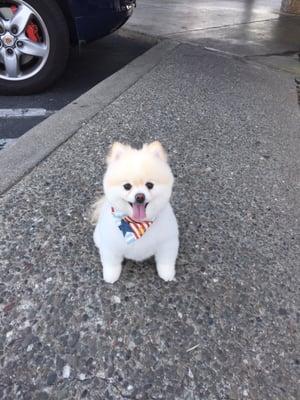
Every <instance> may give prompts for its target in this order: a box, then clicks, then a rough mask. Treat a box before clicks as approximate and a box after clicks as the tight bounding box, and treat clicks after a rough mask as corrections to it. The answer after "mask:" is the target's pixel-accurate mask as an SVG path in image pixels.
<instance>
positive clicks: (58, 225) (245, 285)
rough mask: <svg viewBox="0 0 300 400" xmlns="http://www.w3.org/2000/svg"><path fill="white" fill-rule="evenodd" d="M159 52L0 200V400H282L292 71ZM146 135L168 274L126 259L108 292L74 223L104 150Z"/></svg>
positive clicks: (294, 120)
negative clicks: (171, 278) (177, 243)
mask: <svg viewBox="0 0 300 400" xmlns="http://www.w3.org/2000/svg"><path fill="white" fill-rule="evenodd" d="M174 46H175V47H174V49H173V50H171V51H169V52H168V53H166V55H165V57H163V59H162V60H160V61H159V60H157V62H156V65H155V66H154V68H152V70H151V71H148V73H146V74H144V75H143V77H142V78H140V79H139V80H138V81H137V82H135V83H134V84H133V85H131V87H130V88H128V89H127V90H126V91H125V92H124V93H123V94H121V95H120V96H119V97H118V98H116V99H115V100H114V101H112V103H111V104H109V105H107V106H106V107H105V108H104V109H103V110H102V111H101V112H99V113H98V114H97V115H95V116H94V118H92V119H91V120H90V121H89V122H88V123H86V124H85V125H83V126H82V127H81V129H79V130H78V132H77V133H76V134H75V135H74V136H73V137H72V138H71V139H69V140H68V141H66V143H64V144H63V145H61V146H60V147H59V148H58V149H57V150H56V151H55V152H54V153H52V155H50V156H49V157H48V158H47V159H46V160H44V161H43V162H42V163H40V164H39V165H38V166H37V167H36V168H35V169H34V170H33V171H32V172H31V173H30V174H29V175H27V176H26V177H25V178H24V179H22V180H21V181H20V182H19V183H18V184H17V185H15V186H14V187H13V188H12V189H10V190H9V191H8V192H7V193H6V194H5V195H3V196H2V199H1V240H0V252H1V267H0V268H1V269H0V274H1V275H0V276H1V283H0V298H1V303H0V307H1V325H0V330H1V334H0V349H1V370H0V382H1V383H0V398H3V399H6V400H10V399H11V400H15V399H39V400H40V399H55V400H56V399H57V400H58V399H64V400H67V399H70V400H71V399H72V400H73V399H80V398H88V399H92V400H97V399H99V400H100V399H101V400H102V399H113V400H119V399H125V398H129V399H142V400H146V399H164V400H168V399H170V400H174V399H176V400H183V399H195V400H196V399H197V400H198V399H199V400H200V399H201V400H202V399H211V400H214V399H236V400H239V399H255V400H258V399H259V400H260V399H272V400H273V399H278V400H280V399H282V400H287V399H289V400H290V399H296V398H297V379H298V376H299V375H298V372H299V354H297V350H296V349H297V340H298V339H299V337H298V339H297V335H298V333H297V332H299V327H297V323H298V322H299V321H298V319H299V318H298V317H299V315H298V310H299V236H298V233H299V231H298V228H299V201H298V200H299V167H300V165H299V126H300V115H299V109H298V106H297V103H296V95H295V89H294V86H293V82H292V79H291V76H290V75H288V74H285V73H282V72H276V71H272V70H269V69H268V68H266V67H264V66H257V65H253V64H250V63H245V62H243V61H239V60H237V59H235V58H231V57H229V56H222V55H220V54H214V53H212V52H209V51H205V50H203V49H201V48H200V47H198V46H195V45H189V44H179V45H176V43H174ZM155 138H156V139H159V140H161V141H162V142H163V144H164V145H165V146H166V148H167V149H168V150H169V153H170V159H171V163H172V167H173V170H174V173H175V175H176V178H177V179H176V185H175V191H174V196H173V204H174V207H175V210H176V213H177V216H178V219H179V224H180V231H181V249H180V255H179V259H178V267H177V268H178V274H177V280H176V282H173V283H169V284H166V283H163V282H162V281H161V280H159V279H158V277H157V276H156V272H155V267H154V262H153V261H152V260H150V261H147V262H145V263H144V264H143V265H140V264H137V265H136V264H134V263H131V262H127V264H126V266H125V268H124V272H123V274H122V278H121V280H120V281H119V282H118V283H116V284H115V285H113V286H110V285H107V284H105V283H104V282H103V281H102V275H101V266H100V263H99V257H98V254H97V252H96V249H95V248H94V246H93V243H92V227H91V226H90V225H89V223H88V222H87V219H86V213H87V210H88V208H89V206H90V204H91V203H92V202H93V200H94V198H95V196H96V193H97V192H98V191H100V190H101V179H102V175H103V171H104V157H105V153H106V151H107V148H108V146H109V145H110V144H111V143H112V141H113V140H119V141H124V142H129V143H132V144H134V145H137V146H139V145H141V144H142V143H143V142H147V141H150V140H153V139H155ZM297 318H298V319H297ZM298 343H299V342H298Z"/></svg>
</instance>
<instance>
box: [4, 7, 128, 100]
mask: <svg viewBox="0 0 300 400" xmlns="http://www.w3.org/2000/svg"><path fill="white" fill-rule="evenodd" d="M134 6H135V0H0V93H1V94H5V95H24V94H32V93H37V92H40V91H42V90H44V89H46V88H47V87H49V86H50V85H52V84H53V83H54V82H55V80H56V79H57V78H58V77H59V76H60V75H61V74H62V72H63V71H64V68H65V66H66V63H67V60H68V56H69V49H70V46H71V45H77V44H80V43H82V42H90V41H92V40H95V39H98V38H100V37H103V36H105V35H107V34H109V33H111V32H114V31H115V30H117V29H118V28H120V27H121V26H122V25H123V24H124V23H125V22H126V21H127V19H128V18H129V17H130V16H131V14H132V12H133V8H134Z"/></svg>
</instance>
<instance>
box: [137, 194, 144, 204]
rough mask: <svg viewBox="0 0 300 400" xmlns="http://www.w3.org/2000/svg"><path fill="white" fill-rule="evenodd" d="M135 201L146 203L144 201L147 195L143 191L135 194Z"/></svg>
mask: <svg viewBox="0 0 300 400" xmlns="http://www.w3.org/2000/svg"><path fill="white" fill-rule="evenodd" d="M135 201H136V202H137V203H139V204H142V203H144V201H145V195H144V194H143V193H137V194H136V195H135Z"/></svg>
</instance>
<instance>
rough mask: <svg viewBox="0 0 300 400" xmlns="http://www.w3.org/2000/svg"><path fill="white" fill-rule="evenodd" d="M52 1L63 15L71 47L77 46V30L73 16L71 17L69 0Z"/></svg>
mask: <svg viewBox="0 0 300 400" xmlns="http://www.w3.org/2000/svg"><path fill="white" fill-rule="evenodd" d="M53 1H54V2H55V3H56V4H57V5H58V7H59V8H60V9H61V11H62V13H63V14H64V17H65V19H66V23H67V25H68V29H69V33H70V43H71V44H72V45H77V44H78V35H77V28H76V24H75V20H74V16H73V15H72V12H71V10H70V2H69V0H53Z"/></svg>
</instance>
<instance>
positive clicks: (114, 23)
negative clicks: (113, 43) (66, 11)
mask: <svg viewBox="0 0 300 400" xmlns="http://www.w3.org/2000/svg"><path fill="white" fill-rule="evenodd" d="M135 3H136V1H135V0H114V1H105V0H104V1H100V0H86V1H85V2H82V1H79V0H72V6H73V10H74V11H73V15H74V21H75V25H76V30H77V36H78V41H79V42H82V41H85V42H89V41H92V40H95V39H98V38H100V37H102V36H105V35H107V34H109V33H112V32H114V31H115V30H117V29H118V28H120V27H121V26H122V25H123V24H124V23H125V22H126V21H127V20H128V18H129V17H130V16H131V15H132V13H133V9H134V7H135Z"/></svg>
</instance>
